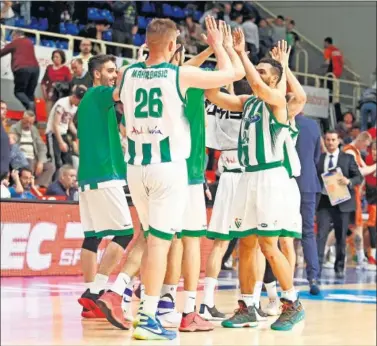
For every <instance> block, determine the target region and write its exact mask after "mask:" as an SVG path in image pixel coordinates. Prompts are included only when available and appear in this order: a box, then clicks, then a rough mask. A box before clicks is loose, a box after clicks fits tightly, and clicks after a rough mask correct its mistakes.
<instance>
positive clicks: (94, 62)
mask: <svg viewBox="0 0 377 346" xmlns="http://www.w3.org/2000/svg"><path fill="white" fill-rule="evenodd" d="M108 61H112V62H113V63H114V64H115V63H116V58H115V56H114V55H110V54H98V55H95V56H92V57H91V58H90V59H89V62H88V71H89V74H90V77H92V79H94V70H97V71H99V70H101V68H102V66H103V64H106V63H107V62H108Z"/></svg>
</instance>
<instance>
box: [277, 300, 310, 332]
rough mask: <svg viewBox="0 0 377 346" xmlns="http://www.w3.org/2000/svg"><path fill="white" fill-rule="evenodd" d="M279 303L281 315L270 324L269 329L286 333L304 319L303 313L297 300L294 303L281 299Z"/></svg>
mask: <svg viewBox="0 0 377 346" xmlns="http://www.w3.org/2000/svg"><path fill="white" fill-rule="evenodd" d="M281 302H282V304H283V305H282V311H281V315H280V316H279V318H278V319H277V320H276V321H275V322H274V323H272V324H271V329H273V330H281V331H288V330H291V329H292V328H293V327H294V325H295V324H297V323H299V322H300V321H302V320H303V319H304V318H305V311H304V308H303V306H302V304H301V302H300V301H299V300H298V299H297V300H296V301H295V302H291V301H289V300H287V299H284V298H282V299H281Z"/></svg>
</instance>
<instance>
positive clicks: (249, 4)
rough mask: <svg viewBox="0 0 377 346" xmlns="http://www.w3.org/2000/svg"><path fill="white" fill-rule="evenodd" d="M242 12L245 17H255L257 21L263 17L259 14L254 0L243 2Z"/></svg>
mask: <svg viewBox="0 0 377 346" xmlns="http://www.w3.org/2000/svg"><path fill="white" fill-rule="evenodd" d="M242 12H243V14H244V16H245V17H248V16H251V17H254V18H255V23H259V21H260V18H261V17H260V15H259V12H258V9H257V8H256V7H255V6H254V5H253V1H245V3H244V4H242Z"/></svg>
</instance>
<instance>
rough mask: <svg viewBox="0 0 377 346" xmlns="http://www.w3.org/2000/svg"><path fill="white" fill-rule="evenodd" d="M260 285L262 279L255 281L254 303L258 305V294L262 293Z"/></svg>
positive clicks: (261, 284) (261, 285)
mask: <svg viewBox="0 0 377 346" xmlns="http://www.w3.org/2000/svg"><path fill="white" fill-rule="evenodd" d="M262 287H263V282H262V281H257V282H256V283H255V286H254V294H253V296H254V305H255V306H257V307H259V303H260V295H261V293H262Z"/></svg>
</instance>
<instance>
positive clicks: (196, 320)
mask: <svg viewBox="0 0 377 346" xmlns="http://www.w3.org/2000/svg"><path fill="white" fill-rule="evenodd" d="M213 328H214V326H213V324H212V323H211V322H208V321H206V320H204V319H203V318H202V317H200V315H199V314H197V313H196V312H191V313H189V314H187V315H186V316H184V315H182V320H181V325H180V326H179V328H178V330H179V331H180V332H208V331H210V330H213Z"/></svg>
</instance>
